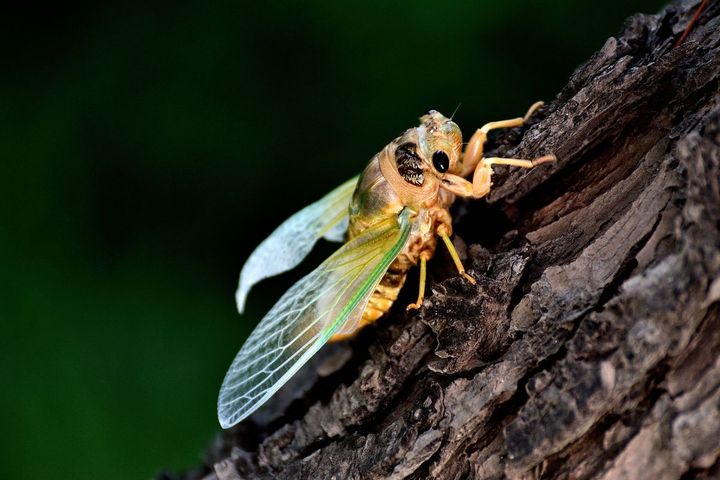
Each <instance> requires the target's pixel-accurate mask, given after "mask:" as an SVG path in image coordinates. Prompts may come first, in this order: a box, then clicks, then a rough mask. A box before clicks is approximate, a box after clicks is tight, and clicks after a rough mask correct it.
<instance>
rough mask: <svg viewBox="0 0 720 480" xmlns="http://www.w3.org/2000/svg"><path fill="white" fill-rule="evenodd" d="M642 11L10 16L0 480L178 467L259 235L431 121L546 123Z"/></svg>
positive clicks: (221, 367) (0, 90) (615, 1)
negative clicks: (569, 86)
mask: <svg viewBox="0 0 720 480" xmlns="http://www.w3.org/2000/svg"><path fill="white" fill-rule="evenodd" d="M661 3H662V2H660V1H658V0H643V1H640V0H636V1H625V0H605V1H602V2H578V1H576V0H564V1H554V2H527V1H519V0H513V1H507V0H503V1H497V0H494V1H489V0H488V1H475V2H464V3H453V4H450V3H448V2H430V1H425V2H401V3H397V4H396V3H394V2H386V1H363V2H352V3H350V2H341V1H324V2H319V3H311V4H307V3H306V2H285V3H276V2H272V1H266V2H255V3H249V4H240V3H238V2H234V1H227V2H224V3H223V2H213V3H212V4H205V3H202V2H197V3H192V4H191V3H186V2H178V3H176V2H165V3H163V4H156V5H155V6H147V5H146V4H144V3H143V4H132V3H125V4H120V5H116V6H114V7H112V6H107V5H106V6H100V5H97V4H94V3H88V4H87V5H74V6H72V7H69V6H62V7H60V6H58V7H54V10H47V9H42V10H41V9H37V10H35V9H33V8H31V7H23V8H21V9H19V10H18V9H16V10H15V11H12V12H5V14H3V16H2V20H0V22H2V25H0V27H2V34H1V35H2V42H0V53H1V54H2V56H1V57H0V58H2V63H1V65H2V67H1V68H2V74H1V75H0V139H1V141H0V145H1V146H0V155H1V160H0V191H1V192H2V196H1V197H0V199H1V202H0V272H2V276H1V277H0V278H2V285H1V287H2V288H0V308H2V313H1V314H0V316H1V318H2V320H3V321H2V325H3V326H4V327H5V328H6V331H5V332H4V334H3V335H2V345H0V347H1V349H0V355H2V357H1V358H0V360H2V361H0V373H1V375H2V376H1V377H0V378H2V385H3V387H4V388H3V392H2V395H1V396H0V421H1V424H0V427H1V428H2V430H1V431H2V438H3V440H4V442H3V443H4V444H3V445H1V446H0V478H22V479H45V478H68V479H96V478H102V479H107V480H111V479H116V478H117V479H129V478H147V477H149V476H150V475H152V474H154V473H155V472H157V471H158V470H159V469H161V468H169V469H175V470H179V469H184V468H187V467H189V466H192V465H194V464H196V463H197V462H198V461H199V457H200V454H201V452H202V450H203V448H204V447H205V446H206V444H207V443H208V442H209V441H210V439H211V438H212V436H213V435H214V434H215V433H217V431H218V428H219V427H218V425H217V423H216V418H215V399H216V394H217V391H218V387H219V384H220V382H221V379H222V376H223V374H224V372H225V369H226V367H227V366H228V365H229V363H230V361H231V359H232V357H233V355H234V354H235V351H236V350H237V348H238V347H239V346H240V345H241V343H242V339H243V337H244V336H245V335H247V333H248V332H249V329H251V328H252V326H253V325H254V324H255V322H256V321H257V320H258V319H259V318H260V316H261V314H262V313H263V312H264V311H265V310H266V309H267V308H268V307H269V305H271V303H272V299H273V298H277V296H278V295H279V291H278V290H279V289H280V288H284V287H285V286H286V285H287V283H288V282H289V281H290V280H291V279H285V280H281V281H280V282H278V283H275V284H273V283H272V282H271V283H269V284H265V285H263V286H261V287H260V288H258V289H257V290H256V291H255V294H256V295H253V296H251V298H250V304H249V307H250V311H249V313H248V314H247V315H245V316H243V317H240V316H238V315H237V314H236V312H235V306H234V300H233V291H234V288H235V283H236V277H237V273H238V271H239V269H240V266H241V264H242V262H243V259H244V258H245V257H246V256H247V255H248V253H249V252H250V251H251V249H252V248H253V246H255V245H256V244H257V243H258V242H259V241H260V240H261V239H262V238H263V237H264V236H265V235H267V234H268V233H269V232H270V231H271V230H272V228H273V226H274V225H277V224H278V223H279V222H280V221H281V220H282V219H283V218H285V217H286V216H288V215H289V214H290V213H292V212H293V211H295V210H296V209H298V208H300V207H301V206H303V205H305V204H307V203H309V202H310V201H312V200H314V199H316V198H317V197H319V196H320V195H322V194H323V193H325V192H327V191H328V190H330V189H331V188H332V187H333V186H335V185H337V184H338V183H340V182H341V181H343V180H345V179H347V178H348V177H350V176H351V175H354V174H355V173H357V172H359V171H360V170H361V169H362V167H363V166H364V164H365V163H366V162H367V160H368V159H369V158H370V157H371V156H372V155H373V154H374V153H375V152H376V151H378V150H379V149H380V148H381V147H382V146H384V145H385V144H386V143H387V142H388V141H389V140H390V139H392V138H393V137H394V136H395V135H397V134H398V133H399V132H400V131H401V130H403V129H405V128H407V127H409V126H412V125H414V124H415V122H416V118H417V117H418V116H419V115H420V114H422V113H423V112H425V111H426V110H428V109H429V108H436V109H438V110H440V111H442V112H451V111H452V110H453V109H455V107H456V106H457V105H458V103H459V102H462V106H461V108H460V110H459V111H458V113H457V115H456V117H455V118H456V120H457V121H458V123H459V124H460V126H461V127H463V128H464V130H465V131H466V132H470V131H472V129H474V128H476V127H478V126H479V125H480V124H482V123H484V122H485V121H488V120H497V119H501V118H504V117H510V116H516V115H518V114H522V113H524V111H525V109H526V108H527V106H528V105H530V103H532V102H533V101H535V100H537V99H546V100H550V99H552V97H553V96H554V95H555V94H556V93H557V92H558V90H559V89H560V88H561V87H562V86H563V85H564V84H565V82H566V80H567V77H568V76H569V75H570V73H571V72H572V71H573V69H574V68H575V67H576V66H577V65H578V64H579V63H580V62H582V61H584V60H585V59H587V57H588V56H589V55H590V54H591V53H592V52H593V51H595V50H597V49H598V48H600V47H601V46H602V44H603V43H604V41H605V39H606V37H608V36H610V35H613V34H615V33H616V32H617V31H618V30H619V28H620V27H621V25H622V21H623V19H624V18H625V17H626V16H628V15H629V14H631V13H633V12H635V11H645V12H654V11H656V10H657V9H658V8H659V7H660V5H661ZM288 278H290V277H288ZM273 285H275V287H273ZM8 330H9V331H8Z"/></svg>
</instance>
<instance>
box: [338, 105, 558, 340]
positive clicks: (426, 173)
mask: <svg viewBox="0 0 720 480" xmlns="http://www.w3.org/2000/svg"><path fill="white" fill-rule="evenodd" d="M541 105H542V104H541V103H539V102H538V103H537V104H535V105H533V107H531V109H530V111H529V112H528V114H527V115H526V116H525V117H524V118H517V119H512V120H505V121H501V122H493V123H489V124H486V125H485V126H484V127H483V128H481V129H478V130H477V132H476V133H475V135H473V137H472V138H471V140H470V142H469V143H468V146H467V149H466V151H465V153H464V154H463V152H462V134H461V132H460V129H459V127H458V126H457V125H456V124H455V123H453V122H452V120H450V119H448V118H446V117H444V116H443V115H441V114H440V113H438V112H435V111H430V112H428V113H427V114H426V115H424V116H423V117H421V119H420V120H421V124H420V126H419V127H416V128H411V129H409V130H406V131H405V132H404V133H403V134H402V135H401V136H400V137H398V138H396V139H395V140H393V141H392V142H391V143H390V144H389V145H387V146H386V147H385V148H384V149H383V150H382V151H381V152H379V153H378V154H377V155H375V156H374V157H373V158H372V160H371V161H370V163H369V164H368V166H367V167H366V168H365V170H364V171H363V173H362V175H361V176H360V178H359V180H358V183H357V186H356V188H355V192H354V194H353V199H352V203H351V204H350V222H349V226H348V231H347V236H348V240H349V239H352V238H354V237H355V236H357V235H358V234H360V233H361V232H363V231H364V230H366V229H367V228H368V227H370V226H372V225H375V224H376V223H378V222H380V221H384V220H387V219H388V218H397V216H398V215H399V214H400V212H401V211H402V210H403V209H405V208H407V209H409V211H410V218H411V222H412V229H411V233H410V238H409V240H408V242H407V244H406V245H405V247H404V248H403V250H402V251H401V252H400V254H399V255H398V256H397V258H396V259H395V260H394V261H393V263H392V264H391V265H390V267H389V268H388V270H387V272H386V273H385V275H384V277H383V278H382V280H381V281H380V283H379V284H378V286H377V287H376V289H375V291H374V292H373V294H372V297H371V298H370V300H369V301H368V304H367V306H366V307H365V310H364V311H363V315H362V319H361V320H360V322H359V323H358V325H357V326H356V327H355V328H354V329H353V330H352V331H347V330H342V329H341V331H340V332H339V333H336V334H335V335H333V336H332V337H331V339H330V341H337V340H342V339H344V338H347V337H349V336H352V335H354V333H355V332H356V331H357V330H358V329H360V328H362V327H364V326H365V325H367V324H370V323H372V322H374V321H375V320H377V319H378V318H380V317H381V316H382V315H383V314H384V313H385V312H387V311H388V310H389V309H390V307H391V306H392V304H393V302H394V301H395V300H396V299H397V297H398V293H399V291H400V289H401V288H402V286H403V284H404V283H405V278H406V277H407V272H408V270H409V269H410V268H411V267H413V266H415V265H417V264H418V263H421V279H420V294H419V295H418V302H417V303H415V304H412V305H411V306H410V307H409V308H419V306H420V304H421V303H422V299H423V295H424V282H425V273H424V272H425V262H426V261H427V260H429V259H430V258H432V256H433V254H434V253H435V248H436V247H437V237H438V236H440V237H441V238H442V239H443V241H444V242H445V244H446V245H447V247H448V249H449V250H450V254H451V256H452V257H453V260H454V261H455V264H456V266H457V268H458V271H459V272H460V274H461V275H463V276H464V277H465V278H467V279H468V280H469V281H472V282H474V279H473V278H472V277H470V276H469V275H467V274H466V273H465V271H464V268H463V267H462V264H461V263H460V260H459V258H458V257H457V253H456V252H455V251H454V249H453V247H452V244H451V243H450V240H449V236H450V235H452V218H451V217H450V211H449V208H450V206H451V205H452V203H453V202H454V201H455V198H456V196H462V197H472V198H480V197H483V196H484V195H486V194H487V193H488V192H489V191H490V186H491V175H492V168H491V165H492V164H506V165H515V166H520V167H525V168H530V167H532V166H534V165H535V164H536V163H540V162H537V161H536V162H531V161H529V160H518V159H501V158H487V159H483V158H482V151H483V144H484V142H485V139H486V136H487V132H488V131H489V130H491V129H493V128H502V127H511V126H519V125H522V123H523V122H524V121H525V119H527V118H528V116H529V115H531V114H532V112H534V111H535V110H536V109H537V108H539V107H540V106H541ZM552 159H554V157H552V156H547V157H542V158H541V159H540V161H548V160H552ZM470 174H473V181H472V182H470V181H468V180H466V179H465V178H464V177H466V176H468V175H470Z"/></svg>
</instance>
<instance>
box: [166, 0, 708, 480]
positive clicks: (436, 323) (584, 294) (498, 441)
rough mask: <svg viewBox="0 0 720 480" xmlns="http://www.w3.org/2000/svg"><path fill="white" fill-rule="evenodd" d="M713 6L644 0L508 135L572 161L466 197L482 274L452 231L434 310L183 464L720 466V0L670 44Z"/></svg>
mask: <svg viewBox="0 0 720 480" xmlns="http://www.w3.org/2000/svg"><path fill="white" fill-rule="evenodd" d="M698 3H699V2H698V1H678V2H675V3H672V4H671V5H669V6H668V7H666V9H664V10H663V11H662V12H660V13H659V14H657V15H637V16H633V17H631V18H630V19H628V20H627V22H626V24H625V26H624V28H623V30H622V32H621V33H620V34H619V35H618V37H617V38H610V39H608V41H607V42H606V43H605V45H604V47H603V48H602V50H600V51H599V52H597V53H596V54H594V55H593V56H592V58H590V60H589V61H588V62H587V63H586V64H585V65H584V66H582V67H581V68H579V69H578V70H577V71H576V72H575V73H574V74H573V76H572V77H571V78H570V81H569V83H568V85H567V86H566V87H565V88H564V89H563V90H562V91H561V92H560V94H559V95H558V96H557V98H556V99H555V101H554V102H552V103H551V104H549V105H548V106H547V107H545V108H544V109H543V110H542V111H541V112H540V113H539V114H538V115H536V117H534V119H533V121H532V122H531V124H530V125H528V126H527V127H524V128H522V129H514V130H511V131H505V132H500V133H498V134H497V135H495V136H494V137H493V138H492V139H491V143H490V145H491V151H490V152H489V154H488V155H492V156H509V157H518V158H533V157H535V156H539V155H542V154H545V153H550V152H552V153H555V154H556V155H557V157H558V162H557V163H555V164H553V165H549V166H548V165H544V166H543V167H542V168H536V169H534V170H531V171H520V170H508V169H505V170H503V168H502V167H499V168H498V169H497V170H498V175H497V178H496V179H495V185H494V187H493V190H492V192H491V194H490V195H489V197H488V198H487V201H484V200H481V201H469V202H461V201H459V202H458V205H457V207H456V210H455V215H454V218H455V223H456V230H457V236H456V243H457V245H458V247H459V249H460V251H461V252H463V254H464V255H465V262H466V265H467V266H468V267H469V268H470V270H471V272H472V274H473V275H474V276H475V278H477V279H478V284H477V285H470V284H469V283H467V282H465V281H463V280H462V279H460V278H458V277H457V276H455V275H454V274H453V271H452V267H451V262H450V261H449V258H448V257H447V256H446V255H445V254H443V253H440V250H438V252H439V253H438V255H436V257H435V258H434V259H433V260H434V261H433V262H432V265H433V267H432V272H431V279H430V283H429V286H428V293H429V295H428V297H427V299H426V301H425V304H424V306H423V308H422V309H421V310H420V311H419V312H417V313H406V312H405V308H404V306H405V305H406V304H407V303H409V302H410V301H412V298H411V297H412V295H411V294H410V293H408V292H407V291H405V292H404V293H403V297H401V299H400V300H399V301H398V303H397V304H396V305H395V307H394V308H393V309H392V311H391V312H390V314H389V315H388V316H387V317H386V318H384V319H382V320H381V321H379V322H378V324H377V325H375V326H372V327H369V328H367V329H365V330H364V331H363V332H362V333H361V334H360V335H359V336H358V337H357V338H356V339H354V340H352V341H350V342H346V343H343V344H338V345H330V346H328V347H326V348H325V349H323V351H322V352H321V354H319V355H318V356H317V357H316V358H315V359H313V361H312V362H311V363H310V364H309V365H308V366H307V367H306V368H304V369H303V370H302V371H301V372H299V373H298V375H297V376H296V377H295V378H294V379H293V380H292V382H291V383H290V384H288V385H287V386H286V387H285V388H284V389H283V390H281V391H280V392H278V395H276V397H275V398H274V399H273V401H272V402H271V404H270V405H268V407H267V408H266V409H265V410H264V411H262V412H260V413H257V414H255V415H254V416H253V417H251V419H250V420H248V421H245V422H243V423H242V424H241V425H239V426H238V427H236V428H235V429H233V430H231V431H228V432H224V433H223V435H222V436H221V437H219V438H218V439H217V441H216V442H215V444H214V445H212V446H211V447H210V448H209V450H208V452H207V459H206V463H205V465H204V466H202V467H199V468H198V469H197V470H196V471H194V472H191V473H188V474H186V476H184V477H182V478H188V479H190V478H203V479H208V480H209V479H221V480H229V479H270V478H279V479H305V478H307V479H326V478H328V479H329V478H335V479H351V478H352V479H355V478H357V479H360V478H362V479H406V478H407V479H425V478H437V479H461V478H463V479H464V478H471V479H498V478H581V479H584V478H603V479H616V478H654V479H665V478H667V479H673V478H681V477H682V478H717V477H718V476H720V460H719V458H720V354H719V353H720V315H719V312H720V305H719V303H718V301H719V300H720V275H719V273H720V89H719V84H718V73H719V72H720V28H719V27H720V5H719V2H711V4H710V5H709V6H708V8H707V9H706V10H705V12H704V13H703V14H702V15H701V17H700V19H699V21H698V23H697V24H696V25H695V27H694V28H693V30H692V33H691V34H690V36H689V37H688V39H687V40H686V41H685V42H684V43H683V44H682V45H680V46H679V47H678V48H673V44H674V42H675V41H676V40H677V38H678V37H679V36H680V34H681V33H682V31H683V29H684V28H685V26H686V25H687V24H688V22H689V20H690V18H691V17H692V15H693V13H694V12H695V8H696V7H697V5H698ZM465 245H468V247H467V248H466V247H465ZM413 284H414V282H413V281H412V279H410V280H409V285H413ZM406 290H407V289H406ZM410 290H412V289H410ZM411 293H412V292H411ZM164 478H171V477H170V476H166V477H164Z"/></svg>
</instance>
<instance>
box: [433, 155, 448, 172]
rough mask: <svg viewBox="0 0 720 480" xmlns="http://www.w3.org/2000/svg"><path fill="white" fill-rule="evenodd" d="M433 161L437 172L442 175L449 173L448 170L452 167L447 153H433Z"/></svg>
mask: <svg viewBox="0 0 720 480" xmlns="http://www.w3.org/2000/svg"><path fill="white" fill-rule="evenodd" d="M432 161H433V166H434V167H435V170H437V171H438V172H440V173H445V172H447V169H448V167H449V166H450V159H449V158H448V156H447V153H445V152H443V151H442V150H438V151H437V152H435V153H433V156H432Z"/></svg>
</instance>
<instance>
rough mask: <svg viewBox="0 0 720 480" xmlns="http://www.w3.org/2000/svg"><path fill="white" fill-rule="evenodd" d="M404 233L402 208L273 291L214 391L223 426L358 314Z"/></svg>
mask: <svg viewBox="0 0 720 480" xmlns="http://www.w3.org/2000/svg"><path fill="white" fill-rule="evenodd" d="M409 235H410V222H409V220H408V213H407V211H403V213H402V214H401V215H400V216H399V217H398V218H392V219H388V220H386V221H383V222H380V223H378V224H377V225H376V226H374V227H372V228H370V229H368V230H366V231H365V232H363V233H362V234H360V235H358V236H357V237H355V238H353V239H352V240H351V241H349V242H348V243H346V244H345V245H343V246H342V247H341V248H340V249H339V250H338V251H336V252H335V253H334V254H333V255H332V256H330V257H329V258H328V259H327V260H325V262H323V263H322V264H321V265H320V266H319V267H318V268H316V269H315V270H314V271H312V272H311V273H309V274H308V275H307V276H305V277H303V278H302V279H301V280H299V281H298V282H297V283H296V284H295V285H293V286H292V287H291V288H290V289H289V290H288V291H287V292H286V293H285V294H284V295H283V296H282V297H281V298H280V300H279V301H278V302H277V303H276V304H275V306H273V307H272V308H271V309H270V311H269V312H268V313H267V315H265V317H264V318H263V319H262V320H261V321H260V324H258V326H257V327H256V328H255V330H254V331H253V332H252V333H251V334H250V337H248V339H247V341H246V342H245V344H244V345H243V347H242V348H241V349H240V351H239V352H238V354H237V356H236V357H235V359H234V360H233V362H232V365H231V366H230V369H229V370H228V372H227V374H226V375H225V380H224V381H223V385H222V387H221V389H220V396H219V398H218V419H219V420H220V424H221V425H222V426H223V428H229V427H231V426H233V425H235V424H236V423H238V422H239V421H241V420H242V419H243V418H245V417H247V416H248V415H250V414H251V413H252V412H253V411H255V409H257V408H258V407H259V406H260V405H262V404H263V403H264V402H265V401H266V400H267V399H268V398H270V396H271V395H272V394H273V393H275V392H276V391H277V390H278V389H279V388H280V387H281V386H282V385H283V384H284V383H285V382H286V381H287V380H288V379H289V378H290V377H291V376H292V375H293V374H294V373H295V372H296V371H297V370H298V369H299V368H300V367H301V366H302V365H303V364H304V363H305V362H307V361H308V359H309V358H310V357H311V356H312V355H313V354H315V352H317V351H318V350H319V349H320V347H322V346H323V344H325V343H326V342H327V340H328V339H329V338H330V337H331V336H332V335H333V334H334V333H335V332H336V331H337V330H338V328H340V326H342V325H343V324H345V323H347V322H348V321H353V319H354V318H355V317H358V318H359V316H361V315H362V313H363V310H364V309H365V306H366V305H367V302H368V300H369V298H370V295H372V292H373V290H375V287H376V286H377V284H378V282H379V281H380V280H381V279H382V277H383V275H384V274H385V272H386V271H387V269H388V267H389V266H390V264H391V263H392V261H393V260H394V259H395V258H396V257H397V255H398V254H399V252H400V251H401V250H402V248H403V247H404V246H405V244H406V243H407V240H408V237H409Z"/></svg>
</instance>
